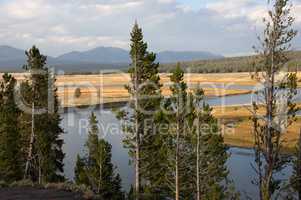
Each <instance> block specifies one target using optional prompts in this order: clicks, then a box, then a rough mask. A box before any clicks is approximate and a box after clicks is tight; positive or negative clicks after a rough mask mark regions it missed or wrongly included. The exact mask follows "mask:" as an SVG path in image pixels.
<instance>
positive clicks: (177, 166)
mask: <svg viewBox="0 0 301 200" xmlns="http://www.w3.org/2000/svg"><path fill="white" fill-rule="evenodd" d="M177 104H178V105H177V116H176V117H177V139H176V163H175V165H176V169H175V170H176V180H175V181H176V198H175V200H179V199H180V186H179V142H180V120H179V118H180V115H179V109H180V107H179V104H180V103H179V94H178V100H177Z"/></svg>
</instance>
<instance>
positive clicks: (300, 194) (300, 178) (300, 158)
mask: <svg viewBox="0 0 301 200" xmlns="http://www.w3.org/2000/svg"><path fill="white" fill-rule="evenodd" d="M298 150H299V151H298V158H297V159H298V160H297V180H298V184H297V185H298V186H299V188H298V198H299V200H301V129H300V136H299V143H298Z"/></svg>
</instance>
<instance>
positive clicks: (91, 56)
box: [0, 46, 223, 72]
mask: <svg viewBox="0 0 301 200" xmlns="http://www.w3.org/2000/svg"><path fill="white" fill-rule="evenodd" d="M219 58H223V56H221V55H218V54H213V53H210V52H205V51H162V52H159V53H157V60H156V61H157V62H160V63H175V62H180V61H194V60H210V59H219ZM25 63H26V56H25V50H21V49H17V48H14V47H11V46H0V71H21V70H22V66H23V65H24V64H25ZM129 63H130V57H129V51H127V50H124V49H121V48H116V47H97V48H94V49H91V50H88V51H82V52H80V51H72V52H70V53H66V54H63V55H60V56H57V57H52V56H48V57H47V64H48V65H49V66H53V67H55V68H56V69H60V70H64V71H66V72H95V71H99V70H102V69H110V70H114V69H126V68H128V66H129Z"/></svg>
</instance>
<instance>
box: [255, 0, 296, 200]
mask: <svg viewBox="0 0 301 200" xmlns="http://www.w3.org/2000/svg"><path fill="white" fill-rule="evenodd" d="M270 2H272V3H273V6H272V9H271V10H270V11H269V12H268V18H267V19H264V22H265V23H266V24H265V29H264V34H263V37H260V44H261V46H260V49H258V50H256V53H258V59H259V60H260V62H259V63H258V64H257V65H256V66H255V67H256V68H255V70H256V73H255V76H253V77H254V78H255V79H256V80H257V81H258V82H259V83H262V88H261V89H259V90H258V91H256V94H258V96H257V100H258V101H254V102H253V110H252V111H253V112H252V114H253V115H252V120H253V130H254V131H253V132H254V141H255V144H254V147H255V161H256V165H257V166H256V173H257V175H258V176H257V178H256V180H255V181H253V182H254V183H256V184H257V186H258V188H259V199H261V200H269V199H271V198H272V197H273V195H274V194H275V192H276V191H277V190H279V189H280V187H281V183H282V182H283V181H282V180H281V179H278V178H277V177H276V176H275V175H276V173H277V172H280V171H281V170H282V169H283V167H284V166H285V164H287V161H288V159H287V157H286V156H284V155H283V154H281V150H282V143H283V142H282V140H283V134H285V133H286V132H287V128H288V127H289V126H290V125H291V124H292V123H293V122H294V121H295V117H296V112H297V111H298V108H297V106H296V103H295V102H294V98H295V95H296V94H297V77H296V74H295V73H291V72H287V68H286V64H287V62H288V61H289V59H288V57H287V52H288V51H289V50H290V48H291V44H290V42H291V41H292V40H293V39H294V37H295V36H296V34H297V31H295V30H294V29H293V28H292V25H293V22H294V18H293V17H292V16H291V14H290V13H291V6H290V5H289V0H273V1H270ZM260 107H263V109H264V115H262V114H261V113H260V112H259V108H260Z"/></svg>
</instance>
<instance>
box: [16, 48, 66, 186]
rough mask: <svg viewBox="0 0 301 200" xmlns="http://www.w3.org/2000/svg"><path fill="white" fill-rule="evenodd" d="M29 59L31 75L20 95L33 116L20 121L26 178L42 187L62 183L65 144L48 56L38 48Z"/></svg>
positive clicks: (25, 116)
mask: <svg viewBox="0 0 301 200" xmlns="http://www.w3.org/2000/svg"><path fill="white" fill-rule="evenodd" d="M26 55H27V65H25V66H24V68H25V69H26V70H27V71H28V72H29V74H30V75H29V77H27V80H26V82H24V83H23V84H22V87H21V92H22V94H23V97H24V99H25V100H26V104H27V105H28V107H29V108H31V112H32V113H31V114H28V112H27V111H26V112H24V113H23V114H22V119H21V121H22V123H23V128H22V131H23V137H24V142H25V144H24V145H26V148H24V153H25V155H26V168H25V176H24V177H25V178H30V179H31V180H33V181H38V182H39V183H42V182H56V181H62V180H63V179H64V177H63V175H62V173H63V159H64V156H65V155H64V153H63V151H62V145H63V140H62V139H60V136H61V134H62V133H63V130H62V129H61V127H60V122H61V118H60V115H59V113H58V109H59V102H58V99H57V95H56V87H55V85H54V82H55V77H54V75H53V74H52V73H50V72H49V70H48V68H47V67H46V60H47V58H46V56H43V55H41V54H40V51H39V50H38V49H37V48H36V47H35V46H33V47H32V48H31V49H30V50H29V51H28V52H26Z"/></svg>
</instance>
